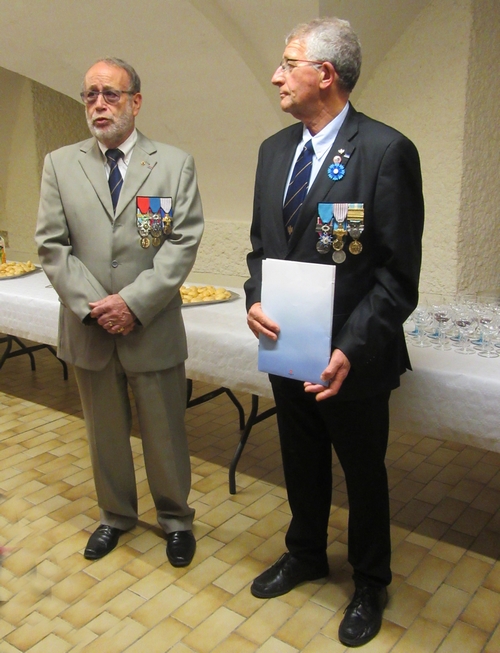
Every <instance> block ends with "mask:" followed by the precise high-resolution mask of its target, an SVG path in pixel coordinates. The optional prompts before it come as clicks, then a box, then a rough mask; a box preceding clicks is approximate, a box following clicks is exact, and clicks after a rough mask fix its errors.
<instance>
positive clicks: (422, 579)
mask: <svg viewBox="0 0 500 653" xmlns="http://www.w3.org/2000/svg"><path fill="white" fill-rule="evenodd" d="M452 569H453V565H452V564H451V562H448V561H447V560H443V559H442V558H437V557H436V556H433V555H431V554H428V555H426V556H425V558H423V559H422V561H421V562H420V563H419V565H418V566H417V567H416V568H415V569H414V570H413V572H412V573H411V574H410V575H409V577H408V578H407V582H408V583H409V584H410V585H414V586H415V587H419V588H420V589H422V590H424V591H426V592H430V593H431V594H434V592H436V591H437V589H438V588H439V586H440V585H441V583H442V582H443V581H444V580H445V579H447V581H446V582H448V583H449V582H450V581H449V574H450V572H451V571H452ZM451 584H453V583H451Z"/></svg>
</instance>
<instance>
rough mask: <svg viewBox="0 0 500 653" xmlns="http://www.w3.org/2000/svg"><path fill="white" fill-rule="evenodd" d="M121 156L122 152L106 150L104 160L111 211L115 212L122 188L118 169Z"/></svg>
mask: <svg viewBox="0 0 500 653" xmlns="http://www.w3.org/2000/svg"><path fill="white" fill-rule="evenodd" d="M122 156H123V152H122V151H121V150H119V149H116V148H115V149H112V150H106V159H107V161H108V165H109V179H108V184H109V190H110V191H111V201H112V202H113V211H116V205H117V204H118V198H119V197H120V191H121V189H122V186H123V177H122V176H121V173H120V169H119V167H118V161H119V160H120V159H121V157H122Z"/></svg>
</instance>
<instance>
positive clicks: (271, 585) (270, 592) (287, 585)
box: [250, 553, 329, 599]
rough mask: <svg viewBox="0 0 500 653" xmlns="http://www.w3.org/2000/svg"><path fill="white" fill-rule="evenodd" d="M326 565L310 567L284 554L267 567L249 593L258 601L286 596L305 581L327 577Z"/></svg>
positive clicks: (290, 555) (289, 554)
mask: <svg viewBox="0 0 500 653" xmlns="http://www.w3.org/2000/svg"><path fill="white" fill-rule="evenodd" d="M328 571H329V569H328V563H326V562H325V563H324V564H321V565H314V566H313V565H310V564H307V563H305V562H303V561H301V560H298V559H297V558H294V557H293V555H292V554H291V553H284V554H283V555H282V556H281V558H280V559H279V560H278V561H277V562H275V563H274V565H273V566H272V567H269V569H267V570H266V571H265V572H264V573H262V574H261V575H260V576H257V578H256V579H255V580H254V582H253V583H252V586H251V588H250V591H251V592H252V594H253V595H254V596H256V597H257V598H259V599H272V598H273V597H275V596H281V595H282V594H286V593H287V592H289V591H290V590H293V588H294V587H296V586H297V585H299V584H300V583H303V582H305V581H307V580H318V578H324V577H325V576H328Z"/></svg>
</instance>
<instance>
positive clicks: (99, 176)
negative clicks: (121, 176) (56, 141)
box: [80, 138, 113, 220]
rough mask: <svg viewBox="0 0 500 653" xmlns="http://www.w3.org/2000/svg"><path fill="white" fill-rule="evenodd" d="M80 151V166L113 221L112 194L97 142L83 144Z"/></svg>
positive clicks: (92, 140)
mask: <svg viewBox="0 0 500 653" xmlns="http://www.w3.org/2000/svg"><path fill="white" fill-rule="evenodd" d="M80 151H81V158H80V165H81V166H82V168H83V172H84V173H85V175H86V177H87V179H88V180H89V182H90V183H91V184H92V186H93V188H94V190H95V192H96V193H97V196H98V197H99V199H100V201H101V204H102V205H103V207H104V210H105V211H106V213H107V214H108V217H109V219H110V220H113V204H112V202H111V193H110V192H109V186H108V180H107V179H106V173H105V170H104V160H103V157H102V153H101V150H100V149H99V146H98V145H97V141H96V140H95V139H94V138H91V139H90V140H88V141H85V142H84V143H82V146H81V148H80Z"/></svg>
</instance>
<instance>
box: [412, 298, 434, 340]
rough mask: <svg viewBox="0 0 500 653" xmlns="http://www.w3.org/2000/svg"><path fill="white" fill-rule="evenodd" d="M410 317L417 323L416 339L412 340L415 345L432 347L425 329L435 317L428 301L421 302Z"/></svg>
mask: <svg viewBox="0 0 500 653" xmlns="http://www.w3.org/2000/svg"><path fill="white" fill-rule="evenodd" d="M409 319H410V320H411V321H412V322H413V323H414V325H415V339H414V340H413V341H412V344H413V345H415V347H430V346H431V343H430V342H429V341H428V339H427V334H426V332H425V329H426V327H428V326H430V325H431V324H432V319H433V318H432V314H431V313H430V311H429V308H428V306H427V303H426V302H425V301H421V302H419V304H418V306H417V308H416V309H415V310H414V311H413V313H412V314H411V315H410V318H409Z"/></svg>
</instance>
